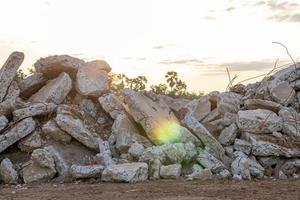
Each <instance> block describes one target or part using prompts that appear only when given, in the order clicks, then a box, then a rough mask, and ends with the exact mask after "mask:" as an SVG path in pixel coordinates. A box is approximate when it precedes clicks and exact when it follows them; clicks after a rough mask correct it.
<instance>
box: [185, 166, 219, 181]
mask: <svg viewBox="0 0 300 200" xmlns="http://www.w3.org/2000/svg"><path fill="white" fill-rule="evenodd" d="M212 175H213V174H212V173H211V171H210V170H209V169H203V168H202V167H201V166H200V165H198V164H194V165H193V167H192V173H191V174H189V175H187V180H202V181H205V180H210V179H212Z"/></svg>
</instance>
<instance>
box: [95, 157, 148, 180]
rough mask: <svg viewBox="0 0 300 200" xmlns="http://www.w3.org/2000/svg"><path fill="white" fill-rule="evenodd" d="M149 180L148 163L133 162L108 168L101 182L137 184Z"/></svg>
mask: <svg viewBox="0 0 300 200" xmlns="http://www.w3.org/2000/svg"><path fill="white" fill-rule="evenodd" d="M147 179H148V165H147V164H146V163H140V162H133V163H124V164H117V165H112V166H109V167H107V168H106V169H105V170H104V171H103V173H102V177H101V180H102V181H105V182H126V183H136V182H141V181H145V180H147Z"/></svg>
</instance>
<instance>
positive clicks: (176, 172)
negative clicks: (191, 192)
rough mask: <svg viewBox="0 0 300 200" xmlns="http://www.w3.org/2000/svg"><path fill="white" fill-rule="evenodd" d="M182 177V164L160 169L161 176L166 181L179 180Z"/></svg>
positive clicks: (164, 166) (165, 166)
mask: <svg viewBox="0 0 300 200" xmlns="http://www.w3.org/2000/svg"><path fill="white" fill-rule="evenodd" d="M180 175H181V164H173V165H163V166H161V167H160V176H161V177H162V178H164V179H178V178H179V177H180Z"/></svg>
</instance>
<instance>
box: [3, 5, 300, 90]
mask: <svg viewBox="0 0 300 200" xmlns="http://www.w3.org/2000/svg"><path fill="white" fill-rule="evenodd" d="M0 25H1V28H0V65H2V64H3V63H4V62H5V59H6V58H7V57H8V55H9V54H10V53H11V52H12V51H16V50H17V51H23V52H25V62H24V64H23V65H22V67H23V68H27V67H30V66H32V64H33V63H34V62H35V61H36V60H37V59H38V58H39V57H45V56H48V55H53V54H70V55H73V56H76V57H79V58H83V59H85V60H92V59H105V60H106V61H107V62H108V63H109V64H110V65H111V67H112V68H113V71H114V72H117V73H126V74H128V75H129V76H136V75H145V76H147V78H148V79H149V81H150V83H151V84H153V83H159V82H162V81H163V78H164V73H165V72H166V71H170V70H175V71H177V72H178V73H179V75H180V77H181V78H182V79H184V80H185V81H186V82H187V84H188V87H189V89H190V90H202V91H205V92H208V91H211V90H225V88H226V85H227V84H228V79H227V75H226V67H228V68H229V70H230V72H231V73H232V76H233V75H234V74H237V75H238V80H242V79H245V78H248V77H251V76H255V75H258V74H261V73H264V72H267V71H268V70H270V69H271V68H272V67H273V65H274V62H275V61H276V59H277V58H279V59H280V63H279V64H285V63H288V62H289V60H288V57H287V55H286V53H285V51H284V49H283V48H282V47H280V46H279V45H275V44H272V42H273V41H278V42H282V43H284V44H285V45H287V46H288V47H289V50H290V52H291V54H292V56H293V57H294V58H295V59H297V58H298V57H300V0H296V1H276V0H265V1H259V0H257V1H256V0H251V1H241V0H240V1H238V0H236V1H235V0H224V1H221V0H209V1H200V0H0ZM299 59H300V58H299Z"/></svg>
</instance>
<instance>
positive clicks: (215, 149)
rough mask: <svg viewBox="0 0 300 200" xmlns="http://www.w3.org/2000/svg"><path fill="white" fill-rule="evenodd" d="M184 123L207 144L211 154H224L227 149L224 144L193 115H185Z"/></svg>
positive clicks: (220, 155) (217, 155) (218, 155)
mask: <svg viewBox="0 0 300 200" xmlns="http://www.w3.org/2000/svg"><path fill="white" fill-rule="evenodd" d="M182 123H183V124H184V125H185V126H186V127H187V128H188V129H189V130H191V131H192V133H193V134H195V135H196V136H197V137H198V138H199V139H200V140H201V142H202V143H203V144H204V145H205V148H206V149H207V150H208V151H209V152H210V153H211V154H213V155H214V156H215V157H217V158H221V157H222V156H223V155H224V153H225V150H224V148H223V147H222V145H221V144H220V143H219V142H218V141H217V140H216V139H215V138H214V137H213V136H212V135H211V134H210V132H209V131H208V130H207V129H206V128H205V127H204V126H203V125H202V124H201V123H200V122H198V121H197V120H196V119H195V118H194V117H193V116H191V115H187V116H185V117H184V119H183V120H182Z"/></svg>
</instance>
